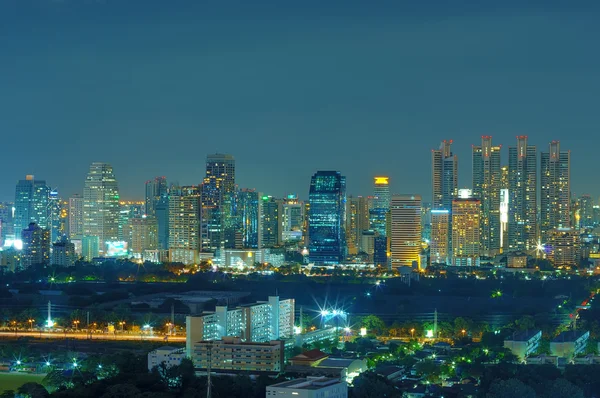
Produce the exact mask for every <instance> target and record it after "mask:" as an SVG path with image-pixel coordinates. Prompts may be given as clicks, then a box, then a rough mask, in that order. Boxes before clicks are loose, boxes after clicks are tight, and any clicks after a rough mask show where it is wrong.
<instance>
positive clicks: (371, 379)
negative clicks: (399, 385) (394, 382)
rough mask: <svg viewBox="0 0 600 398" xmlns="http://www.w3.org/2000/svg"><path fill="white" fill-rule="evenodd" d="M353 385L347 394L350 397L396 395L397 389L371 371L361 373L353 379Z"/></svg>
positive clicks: (374, 397)
mask: <svg viewBox="0 0 600 398" xmlns="http://www.w3.org/2000/svg"><path fill="white" fill-rule="evenodd" d="M353 384H354V387H353V388H352V389H350V391H349V394H348V396H349V397H352V398H380V397H393V396H397V391H396V390H395V389H394V387H393V386H391V385H390V384H389V382H388V381H387V380H386V379H384V378H383V377H381V376H377V375H376V374H374V373H372V372H368V373H363V374H361V375H360V376H358V377H357V378H355V379H354V382H353Z"/></svg>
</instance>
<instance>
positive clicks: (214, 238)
mask: <svg viewBox="0 0 600 398" xmlns="http://www.w3.org/2000/svg"><path fill="white" fill-rule="evenodd" d="M234 190H235V159H234V157H233V156H232V155H228V154H220V153H216V154H212V155H208V156H207V157H206V176H205V177H204V180H203V182H202V199H201V203H202V213H201V214H202V250H203V251H208V252H215V251H216V250H218V249H220V248H221V246H222V245H223V240H224V237H223V219H224V217H223V209H222V205H223V200H224V199H225V197H226V196H227V195H228V194H231V193H233V191H234Z"/></svg>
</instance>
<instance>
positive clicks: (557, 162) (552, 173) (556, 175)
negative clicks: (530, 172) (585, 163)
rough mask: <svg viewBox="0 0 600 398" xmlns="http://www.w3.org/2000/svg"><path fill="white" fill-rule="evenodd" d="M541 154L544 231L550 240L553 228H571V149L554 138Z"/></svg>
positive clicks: (542, 220) (542, 227) (541, 228)
mask: <svg viewBox="0 0 600 398" xmlns="http://www.w3.org/2000/svg"><path fill="white" fill-rule="evenodd" d="M541 157H542V161H541V172H540V180H541V195H540V205H541V206H540V207H541V208H540V216H541V217H540V218H541V222H540V224H541V225H540V232H541V236H542V239H543V240H546V239H547V238H548V236H549V234H550V233H551V231H552V230H553V229H555V228H570V227H571V152H570V151H561V150H560V142H559V141H552V142H551V143H550V145H549V150H548V152H542V153H541ZM592 206H593V205H592ZM574 227H578V226H576V225H575V226H574Z"/></svg>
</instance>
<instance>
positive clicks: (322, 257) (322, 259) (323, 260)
mask: <svg viewBox="0 0 600 398" xmlns="http://www.w3.org/2000/svg"><path fill="white" fill-rule="evenodd" d="M309 203H310V213H309V216H308V239H309V244H308V251H309V261H310V262H311V263H315V264H339V263H341V262H343V261H344V259H345V257H346V177H344V176H342V175H341V173H340V172H339V171H318V172H317V173H315V174H314V175H313V176H312V178H311V181H310V192H309Z"/></svg>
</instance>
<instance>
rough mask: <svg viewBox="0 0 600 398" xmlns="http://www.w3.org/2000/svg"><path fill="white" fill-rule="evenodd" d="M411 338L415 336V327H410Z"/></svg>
mask: <svg viewBox="0 0 600 398" xmlns="http://www.w3.org/2000/svg"><path fill="white" fill-rule="evenodd" d="M410 338H411V339H414V338H415V328H412V329H410Z"/></svg>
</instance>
